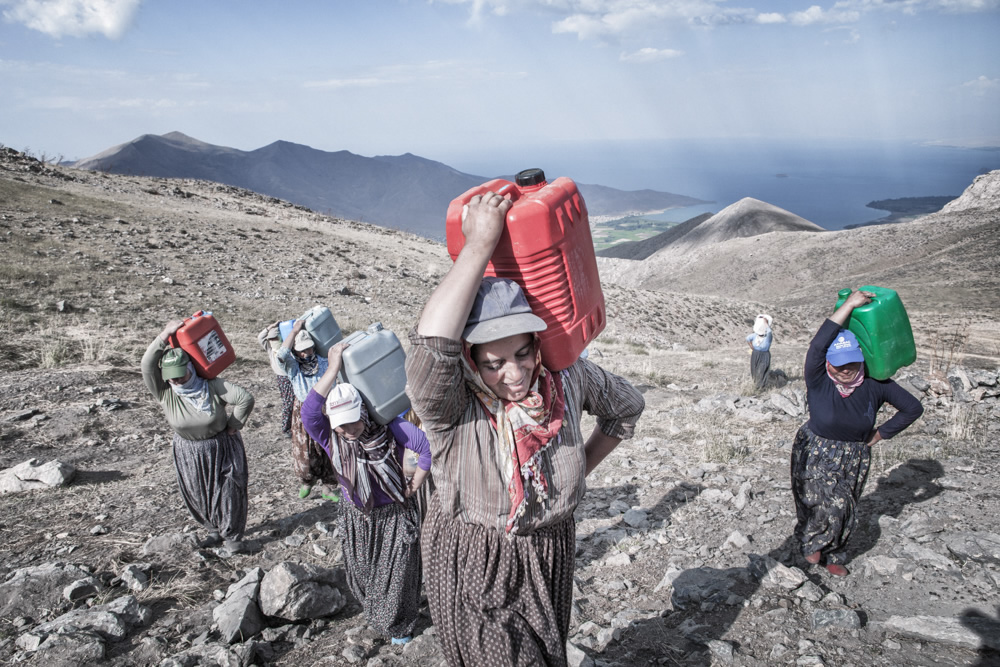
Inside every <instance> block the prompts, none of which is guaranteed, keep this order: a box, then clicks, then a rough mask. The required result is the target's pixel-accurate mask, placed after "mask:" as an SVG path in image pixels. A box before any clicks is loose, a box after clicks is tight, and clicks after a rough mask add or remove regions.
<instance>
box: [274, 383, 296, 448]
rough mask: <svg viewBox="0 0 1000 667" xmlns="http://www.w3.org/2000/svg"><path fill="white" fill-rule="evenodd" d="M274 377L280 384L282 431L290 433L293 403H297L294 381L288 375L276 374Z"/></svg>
mask: <svg viewBox="0 0 1000 667" xmlns="http://www.w3.org/2000/svg"><path fill="white" fill-rule="evenodd" d="M274 379H275V382H276V384H277V385H278V393H279V394H280V395H281V432H282V433H286V434H290V433H291V432H292V405H293V404H294V403H295V392H294V391H293V390H292V381H291V380H289V379H288V376H287V375H275V376H274Z"/></svg>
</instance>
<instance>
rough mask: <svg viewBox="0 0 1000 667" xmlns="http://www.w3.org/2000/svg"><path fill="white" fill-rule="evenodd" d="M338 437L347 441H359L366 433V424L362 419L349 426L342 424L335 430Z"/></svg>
mask: <svg viewBox="0 0 1000 667" xmlns="http://www.w3.org/2000/svg"><path fill="white" fill-rule="evenodd" d="M333 430H334V431H335V432H336V433H337V435H339V436H340V437H341V438H344V439H346V440H357V439H358V438H360V437H361V434H362V433H364V432H365V423H364V422H363V421H361V420H360V419H359V420H358V421H356V422H351V423H349V424H341V425H340V426H338V427H337V428H335V429H333Z"/></svg>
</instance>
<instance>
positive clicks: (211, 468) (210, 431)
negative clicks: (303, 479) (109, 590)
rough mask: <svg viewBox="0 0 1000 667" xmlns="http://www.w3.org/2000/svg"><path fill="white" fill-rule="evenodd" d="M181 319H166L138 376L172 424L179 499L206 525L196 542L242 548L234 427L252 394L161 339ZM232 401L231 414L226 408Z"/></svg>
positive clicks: (242, 466) (243, 483) (241, 490)
mask: <svg viewBox="0 0 1000 667" xmlns="http://www.w3.org/2000/svg"><path fill="white" fill-rule="evenodd" d="M183 324H184V322H183V320H172V321H171V322H168V323H167V325H166V326H165V327H164V329H163V331H162V332H161V333H160V335H158V336H157V337H156V338H155V339H154V340H153V342H152V343H151V344H150V345H149V348H148V349H147V350H146V354H144V355H143V357H142V366H141V368H142V379H143V382H144V383H145V384H146V388H147V389H149V393H151V394H152V395H153V398H155V399H156V400H157V401H158V402H159V404H160V406H161V407H162V408H163V414H164V415H165V416H166V418H167V423H168V424H170V427H171V428H173V429H174V440H173V452H174V467H175V468H176V470H177V484H178V486H179V487H180V491H181V497H182V498H183V499H184V504H185V505H186V506H187V508H188V511H189V512H191V516H193V517H194V518H195V520H196V521H197V522H198V523H200V524H201V525H203V526H204V527H205V528H207V529H208V530H209V536H208V539H207V540H205V541H204V542H203V543H202V546H215V545H216V544H218V543H219V541H221V540H225V544H224V548H225V550H226V552H228V553H230V554H233V553H245V552H246V551H248V548H247V546H246V544H245V543H244V542H243V541H242V538H243V531H244V530H245V529H246V524H247V481H248V474H247V456H246V450H245V449H244V448H243V438H242V437H240V429H242V428H243V427H244V426H245V425H246V423H247V418H248V417H249V416H250V412H251V410H253V403H254V400H253V394H251V393H250V392H249V391H247V390H246V389H244V388H243V387H240V386H239V385H235V384H233V383H231V382H227V381H226V380H223V379H222V378H215V379H213V380H206V379H204V378H202V377H200V376H199V375H198V374H197V373H196V372H195V369H194V365H193V364H192V363H191V361H190V360H189V359H188V355H187V353H186V352H184V351H183V350H181V349H180V348H168V347H167V341H168V339H169V338H170V336H172V335H173V334H175V333H176V332H177V330H178V329H179V328H180V327H181V326H182V325H183ZM226 406H232V408H233V411H232V414H229V415H227V414H226Z"/></svg>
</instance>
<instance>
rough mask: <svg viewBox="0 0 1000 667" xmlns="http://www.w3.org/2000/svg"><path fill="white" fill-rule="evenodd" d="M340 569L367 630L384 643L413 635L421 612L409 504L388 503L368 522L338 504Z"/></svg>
mask: <svg viewBox="0 0 1000 667" xmlns="http://www.w3.org/2000/svg"><path fill="white" fill-rule="evenodd" d="M340 507H341V512H340V532H341V535H342V536H343V537H342V538H341V539H342V540H343V547H344V565H345V569H346V570H347V583H348V584H349V585H350V587H351V592H352V593H354V597H356V598H357V599H358V601H359V602H360V603H361V606H362V607H364V610H365V619H366V620H367V621H368V625H369V627H371V628H372V629H373V630H375V631H376V632H378V633H379V634H380V635H382V636H383V637H386V638H392V637H408V636H410V635H411V634H413V627H414V626H415V625H416V623H417V617H418V616H419V613H420V583H421V579H422V577H421V570H420V523H419V522H420V519H419V517H418V516H417V508H416V505H415V504H414V503H413V501H412V500H408V501H407V502H406V505H399V504H397V503H390V504H389V505H382V506H381V507H376V508H374V509H373V510H372V513H371V516H370V517H366V516H365V515H364V513H363V512H362V511H361V510H359V509H358V508H357V507H356V506H355V505H354V503H352V502H351V501H350V500H348V499H345V500H344V502H342V503H341V504H340Z"/></svg>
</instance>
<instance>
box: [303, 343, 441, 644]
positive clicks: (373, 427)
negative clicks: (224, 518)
mask: <svg viewBox="0 0 1000 667" xmlns="http://www.w3.org/2000/svg"><path fill="white" fill-rule="evenodd" d="M345 347H347V344H346V343H344V342H341V343H338V344H336V345H334V346H333V347H331V348H330V351H329V353H328V362H329V365H328V366H327V370H326V372H325V373H324V374H323V377H322V378H320V380H319V382H317V383H316V384H315V385H314V386H313V388H312V391H310V392H309V396H308V397H307V398H306V401H305V403H304V404H303V405H302V422H303V424H304V425H305V428H306V430H307V431H308V432H309V435H311V436H312V437H313V438H314V439H315V441H316V442H318V443H319V444H320V446H321V447H322V448H323V449H324V450H325V451H326V453H327V454H328V455H329V456H330V460H331V462H332V464H333V467H334V470H336V472H337V478H338V480H339V482H340V486H341V488H342V489H343V490H344V491H343V495H344V501H345V502H344V503H342V504H341V511H340V534H341V536H342V541H343V548H344V565H345V568H346V570H347V581H348V583H349V584H350V587H351V592H352V593H354V597H356V598H357V599H358V601H359V602H361V605H362V606H363V607H364V610H365V618H366V620H367V621H368V625H369V626H370V627H371V628H372V629H373V630H375V631H376V632H378V633H379V634H380V635H382V636H383V637H385V638H386V639H391V640H392V643H393V644H405V643H407V642H408V641H410V638H411V636H412V633H413V628H414V626H415V625H416V622H417V618H418V617H419V612H420V584H421V571H420V515H419V512H418V509H417V504H416V502H415V494H416V493H417V490H418V489H420V488H421V485H422V484H423V482H424V481H425V480H426V479H427V475H428V472H429V471H430V469H431V448H430V445H429V444H428V443H427V437H426V436H425V435H424V432H423V431H421V430H420V429H419V428H417V427H416V426H414V425H413V424H411V423H410V422H408V421H406V420H405V419H403V418H402V417H396V418H395V419H393V420H392V421H391V422H389V423H388V424H386V425H382V424H379V423H378V422H376V421H375V420H374V419H373V418H371V417H370V416H369V414H368V410H367V408H366V407H365V404H364V402H363V401H362V399H361V394H359V393H358V390H357V389H355V388H354V386H353V385H350V384H346V383H345V384H337V373H338V372H339V371H340V364H341V354H342V353H343V350H344V348H345ZM324 407H325V409H326V415H325V416H324V414H323V410H324ZM407 455H410V456H416V458H417V464H416V469H415V470H414V471H413V475H412V477H409V478H408V477H407V475H406V472H405V470H404V467H405V466H404V464H403V460H404V456H407Z"/></svg>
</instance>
